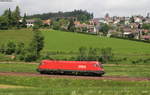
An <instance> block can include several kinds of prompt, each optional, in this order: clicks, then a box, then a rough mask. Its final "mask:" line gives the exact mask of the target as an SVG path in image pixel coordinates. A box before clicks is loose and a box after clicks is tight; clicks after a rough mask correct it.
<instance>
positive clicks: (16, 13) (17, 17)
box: [13, 6, 21, 28]
mask: <svg viewBox="0 0 150 95" xmlns="http://www.w3.org/2000/svg"><path fill="white" fill-rule="evenodd" d="M13 19H14V22H13V24H14V25H15V26H16V27H17V28H19V27H20V22H19V20H20V19H21V16H20V9H19V6H17V7H16V9H15V11H14V12H13Z"/></svg>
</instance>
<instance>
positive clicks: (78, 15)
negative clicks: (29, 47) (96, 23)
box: [27, 10, 93, 22]
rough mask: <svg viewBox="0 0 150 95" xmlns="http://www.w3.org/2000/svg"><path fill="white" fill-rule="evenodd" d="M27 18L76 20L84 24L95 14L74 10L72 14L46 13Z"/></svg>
mask: <svg viewBox="0 0 150 95" xmlns="http://www.w3.org/2000/svg"><path fill="white" fill-rule="evenodd" d="M27 18H29V19H31V18H40V19H42V20H46V19H54V20H56V19H59V18H75V19H77V20H78V21H81V22H84V21H87V20H89V19H92V18H93V13H89V12H87V11H83V10H74V11H72V12H57V13H44V14H36V15H31V16H27Z"/></svg>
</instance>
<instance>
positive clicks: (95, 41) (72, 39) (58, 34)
mask: <svg viewBox="0 0 150 95" xmlns="http://www.w3.org/2000/svg"><path fill="white" fill-rule="evenodd" d="M43 35H44V36H45V42H46V44H45V49H44V50H46V51H57V50H58V51H67V52H68V51H77V50H78V48H79V47H81V46H85V47H95V48H104V47H111V48H112V49H113V51H114V52H115V53H119V54H120V53H121V54H133V55H134V54H149V52H150V44H148V43H143V42H136V41H129V40H122V39H116V38H106V37H99V36H94V35H85V34H79V33H71V32H62V31H43Z"/></svg>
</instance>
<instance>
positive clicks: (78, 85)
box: [0, 76, 150, 95]
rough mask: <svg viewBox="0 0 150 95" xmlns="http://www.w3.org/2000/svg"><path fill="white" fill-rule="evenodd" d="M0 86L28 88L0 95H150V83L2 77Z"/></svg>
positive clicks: (0, 90)
mask: <svg viewBox="0 0 150 95" xmlns="http://www.w3.org/2000/svg"><path fill="white" fill-rule="evenodd" d="M0 84H5V85H11V86H12V85H13V86H14V87H15V86H20V87H27V88H17V87H16V88H7V89H4V88H0V95H150V92H149V91H150V88H149V87H150V82H148V81H141V82H130V81H111V80H84V79H55V78H53V79H51V78H45V77H18V76H17V77H15V76H3V77H0Z"/></svg>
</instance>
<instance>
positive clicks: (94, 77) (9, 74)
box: [0, 72, 150, 81]
mask: <svg viewBox="0 0 150 95" xmlns="http://www.w3.org/2000/svg"><path fill="white" fill-rule="evenodd" d="M0 76H31V77H47V78H68V79H88V80H119V81H150V78H133V77H122V76H103V77H96V76H73V75H45V74H44V75H43V74H39V73H20V72H0Z"/></svg>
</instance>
